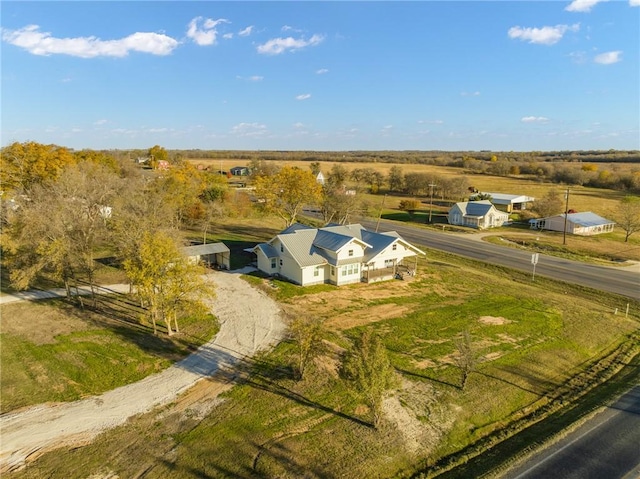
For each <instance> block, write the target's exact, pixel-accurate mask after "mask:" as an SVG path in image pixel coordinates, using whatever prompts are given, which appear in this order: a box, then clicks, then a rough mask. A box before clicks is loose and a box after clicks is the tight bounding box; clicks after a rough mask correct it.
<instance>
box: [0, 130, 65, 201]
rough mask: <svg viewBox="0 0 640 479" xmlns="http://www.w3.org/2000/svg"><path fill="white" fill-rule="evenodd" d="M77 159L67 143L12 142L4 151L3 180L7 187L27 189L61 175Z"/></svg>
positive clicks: (0, 177) (1, 157)
mask: <svg viewBox="0 0 640 479" xmlns="http://www.w3.org/2000/svg"><path fill="white" fill-rule="evenodd" d="M75 162H76V158H74V155H73V154H72V153H71V152H70V151H69V150H68V149H67V148H64V147H60V146H57V145H43V144H40V143H36V142H34V141H29V142H25V143H17V142H16V143H12V144H11V145H9V146H6V147H4V148H2V150H1V151H0V184H2V189H3V190H5V191H17V192H18V193H26V192H28V191H29V190H30V189H31V186H33V185H35V184H40V183H43V182H46V181H51V180H55V179H57V178H58V177H59V176H60V174H61V173H62V171H63V170H64V168H66V167H67V166H70V165H73V164H74V163H75Z"/></svg>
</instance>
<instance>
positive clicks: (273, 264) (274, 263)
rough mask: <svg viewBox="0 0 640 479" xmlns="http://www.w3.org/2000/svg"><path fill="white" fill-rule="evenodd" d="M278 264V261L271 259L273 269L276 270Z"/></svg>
mask: <svg viewBox="0 0 640 479" xmlns="http://www.w3.org/2000/svg"><path fill="white" fill-rule="evenodd" d="M276 265H277V263H276V259H275V258H271V269H274V268H275V267H276Z"/></svg>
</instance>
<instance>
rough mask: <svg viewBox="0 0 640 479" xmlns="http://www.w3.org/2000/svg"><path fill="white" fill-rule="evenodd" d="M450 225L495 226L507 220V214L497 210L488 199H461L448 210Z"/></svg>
mask: <svg viewBox="0 0 640 479" xmlns="http://www.w3.org/2000/svg"><path fill="white" fill-rule="evenodd" d="M447 219H448V221H449V224H450V225H456V226H469V227H471V228H478V229H486V228H496V227H498V226H502V225H504V224H505V223H508V222H509V214H508V213H505V212H504V211H500V210H498V209H497V208H496V207H495V206H494V205H493V204H492V203H491V201H489V200H481V201H462V202H460V203H456V204H455V205H453V206H452V207H451V209H450V210H449V214H448V215H447Z"/></svg>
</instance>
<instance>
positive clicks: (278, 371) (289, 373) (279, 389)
mask: <svg viewBox="0 0 640 479" xmlns="http://www.w3.org/2000/svg"><path fill="white" fill-rule="evenodd" d="M245 361H246V364H247V365H249V366H250V368H251V369H250V371H251V372H250V375H249V376H248V377H247V379H246V380H245V381H244V383H245V384H248V385H249V386H251V387H253V388H255V389H259V390H261V391H265V392H269V393H272V394H277V395H278V396H281V397H283V398H285V399H289V400H292V401H295V402H297V403H298V404H301V405H303V406H306V407H310V408H313V409H317V410H319V411H323V412H326V413H329V414H332V415H334V416H337V417H340V418H342V419H347V420H349V421H352V422H354V423H356V424H359V425H361V426H364V427H367V428H373V425H372V424H371V423H369V422H366V421H363V420H362V419H359V418H357V417H354V416H350V415H349V414H345V413H343V412H342V411H337V410H335V409H333V408H331V407H329V406H325V405H324V404H321V403H319V402H317V401H314V400H312V399H309V398H307V397H305V396H303V395H302V394H300V393H297V392H295V391H292V390H291V389H289V388H287V387H286V386H284V385H282V384H280V382H279V381H280V380H290V379H293V377H294V372H293V368H291V367H289V366H285V367H283V366H281V365H277V364H274V363H270V362H268V361H265V360H260V359H255V360H245Z"/></svg>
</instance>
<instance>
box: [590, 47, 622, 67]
mask: <svg viewBox="0 0 640 479" xmlns="http://www.w3.org/2000/svg"><path fill="white" fill-rule="evenodd" d="M593 61H594V62H596V63H599V64H600V65H612V64H613V63H618V62H619V61H622V51H620V50H616V51H613V52H605V53H601V54H600V55H596V56H595V57H594V59H593Z"/></svg>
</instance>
